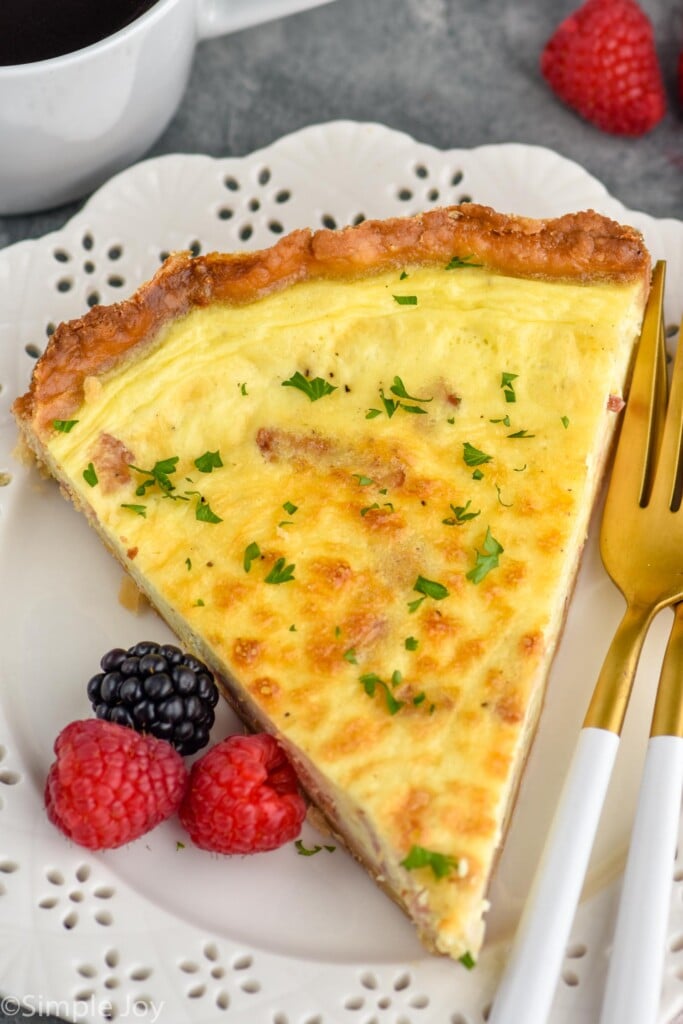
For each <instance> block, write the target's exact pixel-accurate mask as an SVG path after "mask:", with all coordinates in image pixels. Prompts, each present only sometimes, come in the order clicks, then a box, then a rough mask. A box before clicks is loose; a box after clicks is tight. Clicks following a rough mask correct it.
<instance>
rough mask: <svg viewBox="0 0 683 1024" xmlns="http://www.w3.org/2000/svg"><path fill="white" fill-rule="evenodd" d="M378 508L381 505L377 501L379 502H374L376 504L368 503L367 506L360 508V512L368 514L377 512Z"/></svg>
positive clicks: (364, 514)
mask: <svg viewBox="0 0 683 1024" xmlns="http://www.w3.org/2000/svg"><path fill="white" fill-rule="evenodd" d="M378 508H379V505H378V503H377V502H374V504H372V505H366V506H365V508H362V509H361V510H360V514H361V515H362V516H366V515H367V514H368V512H375V511H376V510H377V509H378Z"/></svg>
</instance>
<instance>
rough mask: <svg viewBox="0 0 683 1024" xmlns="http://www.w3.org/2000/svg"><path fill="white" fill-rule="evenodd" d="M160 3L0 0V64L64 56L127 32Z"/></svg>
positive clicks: (136, 0) (142, 0) (135, 0)
mask: <svg viewBox="0 0 683 1024" xmlns="http://www.w3.org/2000/svg"><path fill="white" fill-rule="evenodd" d="M156 2H157V0H0V65H7V64H29V63H32V62H33V61H38V60H47V59H48V58H50V57H60V56H62V54H65V53H72V52H73V51H74V50H81V49H82V48H83V47H84V46H90V45H91V44H92V43H97V42H99V41H100V40H101V39H106V38H107V36H111V35H113V34H114V33H115V32H118V31H119V30H120V29H122V28H125V26H126V25H129V24H130V23H131V22H132V21H135V19H136V18H139V17H140V15H141V14H144V12H145V11H148V10H149V9H150V7H154V4H155V3H156Z"/></svg>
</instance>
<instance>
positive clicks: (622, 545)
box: [489, 262, 683, 1024]
mask: <svg viewBox="0 0 683 1024" xmlns="http://www.w3.org/2000/svg"><path fill="white" fill-rule="evenodd" d="M664 277H665V267H664V263H663V262H659V263H658V264H657V265H656V267H655V270H654V273H653V277H652V284H651V290H650V297H649V300H648V304H647V308H646V311H645V316H644V320H643V326H642V331H641V337H640V343H639V346H638V354H637V357H636V362H635V366H634V370H633V377H632V381H631V388H630V393H629V398H628V404H627V407H626V410H625V414H624V419H623V422H622V426H621V435H620V438H619V444H618V447H617V452H616V455H615V460H614V466H613V470H612V474H611V479H610V485H609V490H608V494H607V499H606V503H605V510H604V513H603V520H602V526H601V533H600V551H601V555H602V558H603V562H604V564H605V568H606V569H607V571H608V573H609V575H610V576H611V578H612V580H613V581H614V583H615V584H616V585H617V587H618V588H619V589H620V591H621V592H622V594H623V596H624V598H625V599H626V611H625V613H624V616H623V619H622V621H621V622H620V624H619V626H618V628H617V631H616V633H615V635H614V638H613V640H612V643H611V645H610V647H609V650H608V652H607V655H606V657H605V661H604V664H603V667H602V669H601V672H600V674H599V677H598V680H597V683H596V686H595V690H594V693H593V697H592V699H591V702H590V705H589V708H588V711H587V714H586V717H585V720H584V724H583V728H582V730H581V733H580V735H579V741H578V744H577V746H576V750H575V752H574V757H573V759H572V763H571V765H570V768H569V772H568V774H567V779H566V781H565V785H564V789H563V792H562V795H561V797H560V801H559V804H558V807H557V809H556V813H555V817H554V820H553V824H552V826H551V829H550V832H549V835H548V838H547V841H546V844H545V848H544V851H543V855H542V857H541V861H540V863H539V866H538V869H537V872H536V876H535V879H534V883H533V886H532V889H531V892H530V895H529V897H528V900H527V905H526V908H525V911H524V914H523V915H522V919H521V921H520V925H519V928H518V931H517V935H516V938H515V942H514V944H513V948H512V951H511V955H510V958H509V961H508V964H507V967H506V969H505V971H504V974H503V978H502V981H501V984H500V987H499V990H498V994H497V997H496V1000H495V1002H494V1005H493V1008H492V1011H491V1014H490V1016H489V1024H545V1022H546V1021H547V1019H548V1013H549V1010H550V1006H551V1003H552V998H553V995H554V992H555V988H556V984H557V978H558V976H559V972H560V967H561V964H562V959H563V956H564V952H565V948H566V944H567V940H568V937H569V932H570V928H571V923H572V919H573V917H574V913H575V911H576V906H577V904H578V900H579V896H580V892H581V887H582V885H583V880H584V876H585V873H586V867H587V864H588V858H589V855H590V851H591V848H592V845H593V840H594V838H595V833H596V831H597V826H598V821H599V819H600V814H601V811H602V807H603V804H604V799H605V794H606V791H607V785H608V783H609V780H610V777H611V774H612V769H613V766H614V760H615V757H616V753H617V748H618V745H619V738H620V734H621V730H622V727H623V723H624V717H625V714H626V708H627V706H628V701H629V697H630V694H631V689H632V685H633V679H634V676H635V672H636V668H637V665H638V660H639V657H640V653H641V650H642V646H643V641H644V639H645V636H646V633H647V630H648V628H649V626H650V624H651V622H652V619H653V618H654V616H655V614H656V613H657V612H658V611H659V610H660V609H661V608H663V607H665V606H667V605H673V604H675V603H676V602H678V601H680V600H681V599H683V515H681V516H678V515H677V512H678V509H679V506H680V504H681V493H682V476H683V474H682V470H681V465H680V463H681V431H682V427H681V423H682V420H683V355H682V356H681V358H677V359H676V365H675V368H674V375H673V382H672V398H671V402H670V404H669V411H668V414H666V418H665V411H666V403H667V386H666V360H665V348H664V328H663V322H662V307H663V297H664ZM681 349H683V346H679V352H681ZM680 618H681V617H680V616H678V615H677V616H676V620H675V621H676V622H677V623H678V624H679V625H680ZM677 628H678V626H677ZM679 647H680V644H679V643H675V644H674V649H676V650H678V649H679ZM667 660H669V659H667ZM667 714H668V716H669V718H670V717H671V711H670V709H669V711H668V712H667Z"/></svg>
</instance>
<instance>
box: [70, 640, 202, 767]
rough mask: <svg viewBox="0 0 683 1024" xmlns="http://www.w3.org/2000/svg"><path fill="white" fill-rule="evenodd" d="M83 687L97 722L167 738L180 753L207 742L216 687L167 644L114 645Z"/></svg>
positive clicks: (198, 663)
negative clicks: (122, 726) (99, 720)
mask: <svg viewBox="0 0 683 1024" xmlns="http://www.w3.org/2000/svg"><path fill="white" fill-rule="evenodd" d="M100 668H101V669H102V671H101V672H98V673H97V675H95V676H93V677H92V679H91V680H90V682H89V683H88V697H89V699H90V703H91V704H92V706H93V710H94V711H95V714H96V715H97V717H98V718H103V719H105V720H106V721H107V722H116V723H117V724H118V725H127V726H129V727H130V728H131V729H136V730H137V731H138V732H142V733H151V734H152V736H158V737H159V739H162V740H168V741H169V743H172V744H173V746H174V747H175V748H176V750H177V751H178V752H179V753H181V754H194V753H195V752H196V751H197V750H199V749H200V748H201V747H205V746H206V744H207V743H208V741H209V731H210V729H211V726H212V725H213V723H214V720H215V712H214V707H215V706H216V704H217V703H218V688H217V686H216V684H215V683H214V681H213V676H212V675H211V672H210V671H209V669H208V668H207V667H206V665H205V664H204V663H203V662H201V661H199V660H198V659H197V658H195V657H193V656H192V655H191V654H184V653H183V652H182V651H181V650H180V648H179V647H174V646H173V644H157V643H155V642H154V641H153V640H142V641H140V643H137V644H134V645H133V646H132V647H129V648H128V650H126V651H124V650H123V649H122V648H120V647H115V648H114V649H113V650H111V651H107V653H106V654H105V655H103V657H102V659H101V661H100Z"/></svg>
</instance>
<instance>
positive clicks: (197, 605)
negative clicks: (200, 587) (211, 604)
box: [194, 597, 204, 608]
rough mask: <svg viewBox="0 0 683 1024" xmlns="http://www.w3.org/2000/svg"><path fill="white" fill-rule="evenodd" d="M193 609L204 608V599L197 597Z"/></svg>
mask: <svg viewBox="0 0 683 1024" xmlns="http://www.w3.org/2000/svg"><path fill="white" fill-rule="evenodd" d="M194 607H195V608H203V607H204V599H203V598H201V597H198V598H197V600H196V601H195V603H194Z"/></svg>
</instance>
